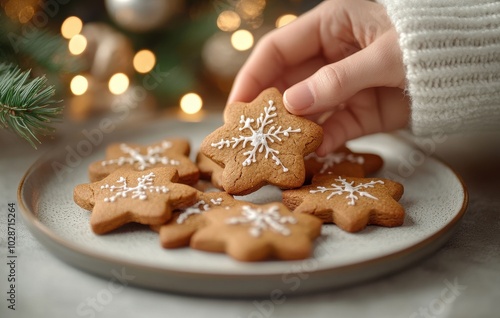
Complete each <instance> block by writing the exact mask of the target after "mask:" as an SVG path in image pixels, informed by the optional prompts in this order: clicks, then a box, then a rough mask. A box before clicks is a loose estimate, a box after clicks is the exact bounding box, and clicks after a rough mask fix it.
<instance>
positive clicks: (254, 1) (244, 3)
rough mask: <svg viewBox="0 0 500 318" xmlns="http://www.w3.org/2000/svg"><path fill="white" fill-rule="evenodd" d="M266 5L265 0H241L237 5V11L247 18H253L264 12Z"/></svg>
mask: <svg viewBox="0 0 500 318" xmlns="http://www.w3.org/2000/svg"><path fill="white" fill-rule="evenodd" d="M265 7H266V1H265V0H240V2H238V4H237V5H236V12H238V13H239V14H240V15H241V17H242V18H243V19H245V20H252V19H255V18H257V17H258V16H259V15H261V14H262V12H263V11H264V8H265Z"/></svg>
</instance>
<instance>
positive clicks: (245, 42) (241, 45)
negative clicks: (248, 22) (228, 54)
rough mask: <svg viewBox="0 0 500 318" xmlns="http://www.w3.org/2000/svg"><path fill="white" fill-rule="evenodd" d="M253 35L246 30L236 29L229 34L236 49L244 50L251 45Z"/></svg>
mask: <svg viewBox="0 0 500 318" xmlns="http://www.w3.org/2000/svg"><path fill="white" fill-rule="evenodd" d="M253 41H254V39H253V35H252V33H250V31H247V30H238V31H236V32H234V33H233V35H232V36H231V44H232V45H233V47H234V48H235V49H236V50H238V51H246V50H248V49H250V48H251V47H252V46H253Z"/></svg>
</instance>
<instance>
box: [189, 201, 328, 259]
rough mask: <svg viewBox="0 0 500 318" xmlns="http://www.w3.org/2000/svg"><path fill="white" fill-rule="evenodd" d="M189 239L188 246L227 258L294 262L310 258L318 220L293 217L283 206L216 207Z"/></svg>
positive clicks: (317, 229)
mask: <svg viewBox="0 0 500 318" xmlns="http://www.w3.org/2000/svg"><path fill="white" fill-rule="evenodd" d="M204 217H205V219H206V222H207V223H206V225H205V226H204V227H203V228H201V229H200V230H198V231H197V232H196V233H195V234H194V235H193V237H192V238H191V247H192V248H195V249H198V250H203V251H208V252H216V253H221V252H222V253H223V252H225V253H226V254H228V255H230V256H231V257H233V258H234V259H237V260H240V261H247V262H252V261H261V260H264V259H270V258H271V259H283V260H296V259H304V258H307V257H309V256H310V254H311V251H312V248H313V241H314V239H315V238H316V237H318V236H319V235H320V233H321V224H322V223H321V220H319V219H318V218H316V217H313V216H310V215H306V214H293V213H292V212H290V210H288V209H287V208H286V207H285V206H284V205H283V204H282V203H269V204H265V205H256V204H251V203H247V204H243V205H237V206H235V207H233V208H230V209H225V208H216V209H212V210H211V211H210V212H209V213H206V214H205V215H204Z"/></svg>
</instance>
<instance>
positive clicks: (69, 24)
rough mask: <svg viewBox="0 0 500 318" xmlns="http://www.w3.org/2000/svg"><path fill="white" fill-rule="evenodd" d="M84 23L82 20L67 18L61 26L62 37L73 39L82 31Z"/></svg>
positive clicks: (72, 17)
mask: <svg viewBox="0 0 500 318" xmlns="http://www.w3.org/2000/svg"><path fill="white" fill-rule="evenodd" d="M82 27H83V23H82V20H80V18H78V17H75V16H71V17H68V18H66V20H64V22H63V23H62V25H61V35H62V36H63V37H64V38H66V39H71V38H72V37H74V36H75V35H77V34H79V33H80V32H81V31H82Z"/></svg>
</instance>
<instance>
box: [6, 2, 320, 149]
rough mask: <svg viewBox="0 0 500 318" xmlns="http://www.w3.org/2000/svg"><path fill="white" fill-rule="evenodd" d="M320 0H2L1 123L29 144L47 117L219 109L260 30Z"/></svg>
mask: <svg viewBox="0 0 500 318" xmlns="http://www.w3.org/2000/svg"><path fill="white" fill-rule="evenodd" d="M319 2H320V1H319V0H317V1H311V0H307V1H305V0H281V1H265V0H215V1H207V0H203V1H202V0H89V1H77V0H73V1H71V0H1V1H0V3H1V14H0V29H1V30H2V31H1V33H2V34H1V35H0V58H1V60H0V62H1V63H2V64H0V95H1V96H0V114H1V115H2V116H1V118H0V120H1V123H2V124H3V126H4V128H8V129H9V130H13V131H14V132H16V133H17V134H18V135H20V136H21V137H22V138H24V139H26V140H28V141H30V142H32V143H33V144H34V145H36V144H37V140H36V139H39V138H42V139H43V135H47V134H49V133H50V132H51V131H52V127H49V126H51V125H52V124H51V123H52V122H54V121H58V120H59V121H62V122H64V123H66V124H67V123H74V122H78V123H82V122H85V121H89V120H92V119H95V118H100V117H101V118H102V117H103V116H106V115H109V114H113V113H120V110H123V109H125V108H126V109H127V110H129V111H131V113H132V114H133V115H132V116H129V117H130V118H128V119H129V120H133V119H137V118H141V116H151V115H153V116H154V115H155V114H157V113H158V112H173V113H175V114H177V115H178V116H181V117H182V116H184V117H185V118H187V119H192V120H197V119H199V118H200V114H202V113H203V112H204V111H208V110H210V109H220V110H222V109H223V107H224V106H225V99H226V98H227V94H228V93H229V90H230V88H231V85H232V82H233V79H234V77H235V75H236V73H237V72H238V70H239V68H240V67H241V65H242V64H243V63H244V61H245V60H246V58H247V57H248V55H249V54H250V52H251V51H252V48H253V47H254V46H255V43H256V42H257V41H258V40H259V38H261V37H262V36H263V35H264V34H265V33H267V32H269V31H271V30H273V29H275V28H279V27H282V26H284V25H286V24H287V23H290V22H291V21H293V20H294V19H295V18H296V17H297V16H298V15H300V14H302V13H303V12H305V11H307V10H309V9H311V8H312V7H314V6H315V5H317V4H318V3H319ZM2 66H4V67H3V69H4V70H3V71H2ZM12 69H15V70H17V73H16V72H13V71H12ZM7 70H10V73H9V72H8V71H7ZM2 72H3V73H2ZM22 75H24V78H23V76H22ZM16 76H18V77H16ZM12 78H15V79H16V80H14V81H13V80H12ZM37 80H38V82H37ZM34 82H35V83H34ZM2 83H3V84H2ZM35 84H38V86H37V85H35ZM2 85H3V86H2ZM9 85H11V86H12V87H9ZM1 87H4V90H3V91H2V88H1ZM6 87H7V88H6ZM35 88H36V89H35ZM8 89H11V90H10V91H9V90H8ZM44 89H45V90H44ZM16 90H18V91H16ZM13 91H15V92H17V94H18V95H19V96H24V98H25V99H26V100H25V101H24V104H23V105H24V106H23V105H21V104H19V105H11V106H9V104H15V102H19V100H18V99H21V97H19V98H18V99H16V98H14V97H12V96H17V95H15V93H12V92H13ZM6 92H11V93H6ZM9 94H11V95H9ZM5 96H11V97H12V98H10V99H8V100H5V99H6V97H5ZM37 96H38V99H36V98H35V97H37ZM40 96H41V97H45V99H42V98H41V97H40ZM27 105H29V106H27ZM2 107H3V108H2ZM16 107H17V108H16ZM23 107H24V108H23ZM30 107H31V109H30ZM42 109H43V111H42ZM48 110H51V111H50V112H49V111H48ZM39 111H40V112H41V114H38V112H39ZM28 113H29V114H33V113H35V114H38V115H39V116H38V117H37V116H31V117H29V116H28V115H26V114H28ZM45 117H47V118H45ZM44 118H45V119H47V120H43V119H44ZM37 120H38V121H37ZM49 121H50V122H49ZM23 125H24V126H23ZM30 125H33V127H32V129H31V130H30V129H29V128H30ZM26 128H28V129H26ZM35 137H36V138H35ZM34 138H35V139H34Z"/></svg>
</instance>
